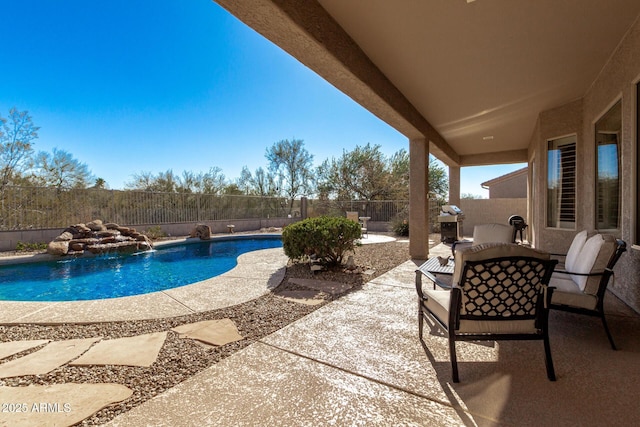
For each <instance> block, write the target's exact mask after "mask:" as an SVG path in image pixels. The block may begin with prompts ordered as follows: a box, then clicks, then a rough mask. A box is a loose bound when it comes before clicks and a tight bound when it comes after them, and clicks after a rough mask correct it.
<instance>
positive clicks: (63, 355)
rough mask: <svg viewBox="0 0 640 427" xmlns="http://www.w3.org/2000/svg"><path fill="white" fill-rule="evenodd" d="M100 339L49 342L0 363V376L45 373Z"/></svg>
mask: <svg viewBox="0 0 640 427" xmlns="http://www.w3.org/2000/svg"><path fill="white" fill-rule="evenodd" d="M100 339H101V338H100V337H98V338H83V339H75V340H65V341H55V342H52V343H49V344H47V345H46V346H45V347H44V348H42V349H40V350H38V351H35V352H33V353H31V354H28V355H26V356H24V357H21V358H19V359H15V360H10V361H8V362H6V363H3V364H2V365H0V378H10V377H19V376H23V375H43V374H46V373H48V372H51V371H53V370H54V369H56V368H57V367H59V366H62V365H64V364H65V363H67V362H69V361H70V360H72V359H75V358H76V357H78V356H80V355H81V354H82V353H84V352H85V351H87V350H88V349H89V347H91V345H93V343H95V342H97V341H99V340H100Z"/></svg>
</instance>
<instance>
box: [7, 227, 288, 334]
mask: <svg viewBox="0 0 640 427" xmlns="http://www.w3.org/2000/svg"><path fill="white" fill-rule="evenodd" d="M274 236H280V234H265V233H260V234H243V235H240V236H229V235H226V236H216V237H213V238H212V239H211V240H229V239H237V238H240V239H243V238H273V237H274ZM198 242H201V240H200V239H192V238H191V239H176V240H168V241H162V242H156V243H154V246H155V247H158V246H168V245H177V244H185V243H186V244H189V243H198ZM48 257H50V256H48V255H37V256H34V255H31V256H26V257H25V256H15V257H5V259H7V260H9V261H4V262H5V263H6V262H13V263H15V262H36V261H46V260H48ZM54 259H55V258H54ZM287 261H288V257H287V256H286V255H285V254H284V250H283V249H282V248H272V249H262V250H258V251H252V252H247V253H245V254H242V255H240V256H239V257H238V264H237V265H236V267H234V268H233V269H231V270H229V271H228V272H226V273H223V274H221V275H219V276H216V277H212V278H209V279H205V280H202V281H199V282H196V283H192V284H190V285H185V286H180V287H177V288H172V289H167V290H164V291H159V292H152V293H148V294H141V295H134V296H128V297H121V298H110V299H101V300H86V301H62V302H27V301H0V324H5V325H7V324H22V323H31V324H43V325H59V324H64V323H100V322H115V321H127V320H150V319H160V318H167V317H176V316H183V315H188V314H194V313H199V312H204V311H210V310H216V309H220V308H225V307H230V306H233V305H237V304H241V303H243V302H247V301H250V300H253V299H255V298H258V297H260V296H262V295H264V294H266V293H268V292H270V291H271V290H272V289H274V288H275V287H276V286H278V285H279V284H280V282H282V280H283V279H284V275H285V271H286V265H287Z"/></svg>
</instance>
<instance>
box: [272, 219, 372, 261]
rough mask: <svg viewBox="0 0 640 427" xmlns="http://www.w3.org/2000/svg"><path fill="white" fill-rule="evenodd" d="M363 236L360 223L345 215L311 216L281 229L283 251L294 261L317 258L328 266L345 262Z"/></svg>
mask: <svg viewBox="0 0 640 427" xmlns="http://www.w3.org/2000/svg"><path fill="white" fill-rule="evenodd" d="M360 237H362V230H361V228H360V224H358V223H357V222H355V221H351V220H349V219H347V218H344V217H329V216H321V217H316V218H308V219H305V220H302V221H299V222H296V223H293V224H291V225H288V226H287V227H285V229H284V230H282V245H283V247H284V253H285V254H286V255H287V256H288V257H289V258H291V259H293V260H301V259H304V258H306V257H311V256H312V255H315V257H316V258H317V259H318V260H319V261H320V262H321V263H323V264H325V265H339V264H342V259H343V257H344V255H345V253H346V252H349V251H353V249H354V247H355V245H356V240H357V239H359V238H360Z"/></svg>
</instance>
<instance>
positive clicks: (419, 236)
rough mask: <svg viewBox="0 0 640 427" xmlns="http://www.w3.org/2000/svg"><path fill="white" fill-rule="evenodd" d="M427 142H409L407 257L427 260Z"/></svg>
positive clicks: (420, 139)
mask: <svg viewBox="0 0 640 427" xmlns="http://www.w3.org/2000/svg"><path fill="white" fill-rule="evenodd" d="M428 194H429V141H427V140H426V138H419V139H411V140H409V255H410V256H411V258H413V259H420V260H426V259H427V258H429V228H430V227H429V196H428Z"/></svg>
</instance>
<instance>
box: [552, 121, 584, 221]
mask: <svg viewBox="0 0 640 427" xmlns="http://www.w3.org/2000/svg"><path fill="white" fill-rule="evenodd" d="M569 138H572V139H573V141H572V142H568V143H566V144H564V145H569V144H573V149H574V153H573V156H574V160H573V162H574V164H573V221H561V220H560V215H559V214H558V219H557V221H556V224H555V225H551V224H550V221H549V209H550V207H551V200H550V198H549V178H550V175H549V174H550V168H549V160H550V158H549V151H550V149H549V148H550V144H551V143H553V142H555V141H560V140H563V139H569ZM545 158H546V168H545V169H546V174H545V175H546V176H545V213H544V214H545V220H544V221H545V228H549V229H553V230H565V231H575V230H576V229H577V228H576V227H577V224H578V209H577V206H578V197H577V196H578V192H577V185H578V180H577V171H578V134H577V133H575V132H574V133H569V134H566V135H562V136H557V137H553V138H549V139H547V143H546V152H545ZM558 206H560V203H559V202H558ZM558 209H560V208H558ZM563 222H564V223H567V224H570V223H571V222H572V223H573V224H572V225H571V226H568V227H561V226H560V224H561V223H563Z"/></svg>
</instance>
